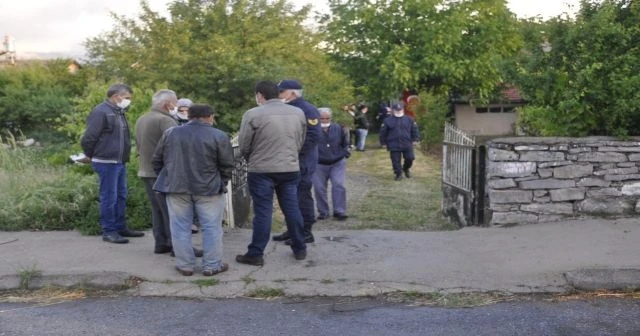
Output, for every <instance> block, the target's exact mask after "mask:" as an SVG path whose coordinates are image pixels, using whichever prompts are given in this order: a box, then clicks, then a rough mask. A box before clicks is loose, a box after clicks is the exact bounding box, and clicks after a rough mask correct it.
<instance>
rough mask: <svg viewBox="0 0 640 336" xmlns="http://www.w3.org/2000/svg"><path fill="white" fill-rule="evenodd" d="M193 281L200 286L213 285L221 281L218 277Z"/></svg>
mask: <svg viewBox="0 0 640 336" xmlns="http://www.w3.org/2000/svg"><path fill="white" fill-rule="evenodd" d="M191 283H192V284H196V285H198V286H200V287H211V286H215V285H217V284H219V283H220V281H219V280H218V279H213V278H211V279H197V280H193V281H191Z"/></svg>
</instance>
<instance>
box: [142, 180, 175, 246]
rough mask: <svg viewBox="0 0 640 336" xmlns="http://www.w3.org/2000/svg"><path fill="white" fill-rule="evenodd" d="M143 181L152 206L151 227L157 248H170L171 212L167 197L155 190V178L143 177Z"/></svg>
mask: <svg viewBox="0 0 640 336" xmlns="http://www.w3.org/2000/svg"><path fill="white" fill-rule="evenodd" d="M141 179H142V183H143V184H144V190H145V191H146V192H147V198H148V199H149V203H150V204H151V225H152V229H153V238H154V239H155V242H156V247H157V248H162V247H165V246H169V247H170V246H171V225H170V221H169V210H168V209H167V200H166V196H165V194H164V193H160V192H157V191H154V190H153V184H154V183H156V178H155V177H143V178H141Z"/></svg>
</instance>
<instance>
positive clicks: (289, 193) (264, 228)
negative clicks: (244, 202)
mask: <svg viewBox="0 0 640 336" xmlns="http://www.w3.org/2000/svg"><path fill="white" fill-rule="evenodd" d="M299 181H300V173H299V172H290V173H249V174H248V176H247V182H248V184H249V192H250V193H251V199H252V200H253V214H254V215H253V236H252V238H251V244H249V246H248V252H247V254H248V255H250V256H261V255H263V254H264V249H265V248H266V247H267V243H269V238H270V236H271V217H272V215H273V192H274V191H275V193H276V196H277V197H278V205H279V206H280V210H282V213H283V214H284V220H285V222H286V224H287V231H289V234H290V236H291V240H292V243H291V249H292V250H293V252H294V253H298V252H300V251H304V250H306V249H307V246H306V244H305V242H304V235H303V233H302V223H303V220H302V214H301V213H300V207H299V205H298V182H299Z"/></svg>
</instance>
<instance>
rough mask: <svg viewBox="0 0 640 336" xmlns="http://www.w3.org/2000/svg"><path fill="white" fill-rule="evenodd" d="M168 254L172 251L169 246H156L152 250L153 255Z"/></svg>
mask: <svg viewBox="0 0 640 336" xmlns="http://www.w3.org/2000/svg"><path fill="white" fill-rule="evenodd" d="M169 252H173V249H172V248H171V246H166V245H165V246H156V247H155V248H154V249H153V253H155V254H165V253H169Z"/></svg>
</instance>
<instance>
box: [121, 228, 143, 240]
mask: <svg viewBox="0 0 640 336" xmlns="http://www.w3.org/2000/svg"><path fill="white" fill-rule="evenodd" d="M118 233H119V234H120V235H121V236H122V237H132V238H138V237H143V236H144V232H141V231H133V230H129V229H128V228H125V229H124V230H122V231H120V232H118Z"/></svg>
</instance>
